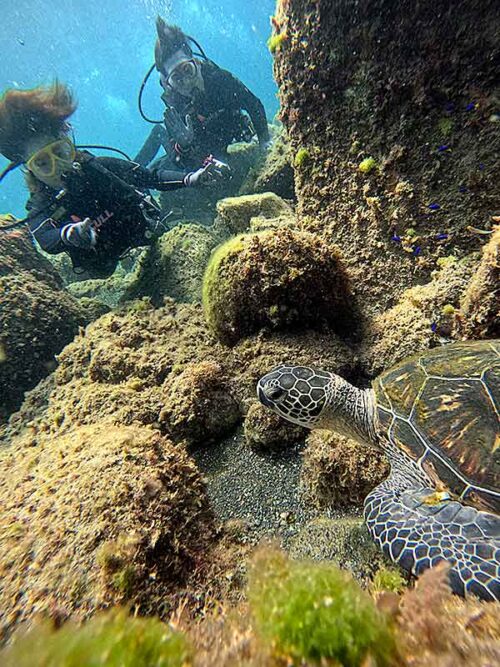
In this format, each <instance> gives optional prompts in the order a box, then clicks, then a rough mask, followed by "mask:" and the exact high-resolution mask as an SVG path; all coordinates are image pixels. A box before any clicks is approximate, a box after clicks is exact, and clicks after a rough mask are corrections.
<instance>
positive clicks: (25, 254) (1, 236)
mask: <svg viewBox="0 0 500 667" xmlns="http://www.w3.org/2000/svg"><path fill="white" fill-rule="evenodd" d="M14 220H15V218H12V219H11V218H9V217H6V216H0V226H1V225H2V223H7V224H8V223H11V222H13V221H14ZM21 271H27V272H29V273H30V274H31V275H32V277H33V278H34V279H36V280H38V281H42V282H44V283H49V284H50V285H51V287H53V288H56V289H57V288H61V287H62V280H61V277H60V276H59V274H58V272H57V271H56V270H55V269H54V267H53V266H52V264H51V263H50V262H49V261H47V260H46V259H45V258H44V257H43V256H42V255H41V254H40V253H39V252H37V250H36V248H35V246H34V245H33V241H32V240H31V236H30V234H29V233H28V232H27V231H26V230H25V229H15V230H13V231H12V232H1V233H0V277H2V276H10V275H12V274H13V273H20V272H21Z"/></svg>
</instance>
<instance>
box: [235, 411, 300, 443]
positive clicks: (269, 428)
mask: <svg viewBox="0 0 500 667" xmlns="http://www.w3.org/2000/svg"><path fill="white" fill-rule="evenodd" d="M244 432H245V440H246V443H247V445H249V446H250V447H252V449H255V450H260V451H266V450H280V449H286V448H287V447H290V446H292V445H295V444H297V443H299V442H303V441H304V440H305V439H306V437H307V433H308V430H307V429H305V428H303V427H301V426H296V425H294V424H291V423H290V422H287V421H286V420H285V419H282V418H280V417H279V416H278V415H276V414H275V413H274V412H271V410H268V409H267V408H265V407H264V406H263V405H261V404H260V403H253V404H252V405H251V406H250V409H249V410H248V412H247V415H246V417H245V425H244Z"/></svg>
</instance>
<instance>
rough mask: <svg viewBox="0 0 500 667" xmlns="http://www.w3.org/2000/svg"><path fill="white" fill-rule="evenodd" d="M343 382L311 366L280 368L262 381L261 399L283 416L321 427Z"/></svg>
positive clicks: (259, 385) (289, 419)
mask: <svg viewBox="0 0 500 667" xmlns="http://www.w3.org/2000/svg"><path fill="white" fill-rule="evenodd" d="M340 379H341V378H339V377H338V376H337V375H334V374H333V373H328V372H327V371H320V370H316V369H314V368H310V367H309V366H278V367H277V368H275V369H274V370H272V371H271V372H270V373H268V374H267V375H264V377H263V378H261V379H260V380H259V382H258V383H257V396H258V398H259V400H260V402H261V403H262V404H263V405H265V406H266V407H268V408H270V409H271V410H272V411H273V412H275V413H276V414H278V415H280V417H283V418H284V419H287V420H288V421H290V422H292V423H294V424H299V426H305V427H306V428H319V427H321V426H323V422H324V421H325V419H324V417H325V410H326V411H328V408H329V407H330V405H331V401H332V398H333V397H334V396H335V393H336V391H335V386H336V384H337V380H340Z"/></svg>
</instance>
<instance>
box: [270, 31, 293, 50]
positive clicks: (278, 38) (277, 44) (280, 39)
mask: <svg viewBox="0 0 500 667" xmlns="http://www.w3.org/2000/svg"><path fill="white" fill-rule="evenodd" d="M287 39H288V35H287V34H286V32H282V33H281V34H279V35H271V37H269V39H268V40H267V48H268V49H269V51H270V53H272V54H273V55H274V54H275V53H276V52H277V51H279V49H281V47H282V46H283V44H284V42H286V40H287Z"/></svg>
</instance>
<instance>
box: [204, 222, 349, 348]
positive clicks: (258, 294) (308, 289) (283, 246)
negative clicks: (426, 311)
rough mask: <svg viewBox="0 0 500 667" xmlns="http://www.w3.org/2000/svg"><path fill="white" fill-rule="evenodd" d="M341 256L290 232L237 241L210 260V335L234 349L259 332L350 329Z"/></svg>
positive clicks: (206, 296)
mask: <svg viewBox="0 0 500 667" xmlns="http://www.w3.org/2000/svg"><path fill="white" fill-rule="evenodd" d="M348 304H349V286H348V281H347V276H346V273H345V271H344V269H343V266H342V261H341V259H340V256H339V254H338V252H337V250H336V249H335V248H334V247H332V246H328V245H327V244H325V243H323V242H322V241H321V240H320V239H319V238H317V237H316V236H314V235H312V234H309V233H306V232H297V231H292V230H290V229H286V228H284V229H277V230H270V231H266V232H261V233H258V234H247V235H242V236H237V237H235V238H233V239H231V240H229V241H227V242H226V243H225V244H223V245H222V246H220V247H219V248H218V249H217V250H216V251H215V252H214V254H213V255H212V257H211V259H210V263H209V265H208V267H207V270H206V272H205V277H204V282H203V306H204V311H205V316H206V318H207V322H208V325H209V327H210V329H211V331H212V332H213V333H214V335H216V336H217V337H218V338H219V339H220V340H221V341H222V342H224V343H228V344H233V343H235V342H236V341H237V340H239V339H240V338H243V337H244V336H247V335H249V334H251V333H252V332H254V331H257V330H259V329H261V328H264V327H267V328H270V329H285V328H287V329H288V328H290V327H292V328H293V327H295V328H297V327H302V328H306V327H321V326H322V325H329V326H331V327H333V328H336V329H337V330H339V331H340V330H343V331H347V330H349V329H352V326H353V323H352V319H351V311H350V308H349V305H348Z"/></svg>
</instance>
